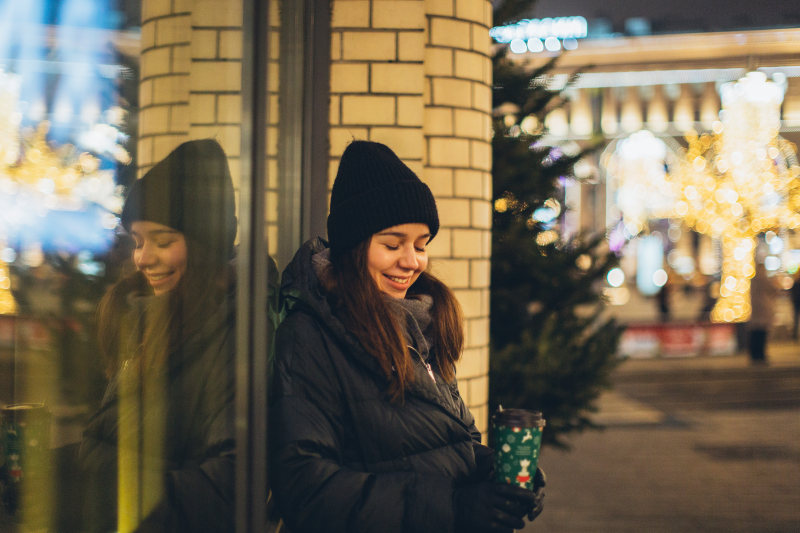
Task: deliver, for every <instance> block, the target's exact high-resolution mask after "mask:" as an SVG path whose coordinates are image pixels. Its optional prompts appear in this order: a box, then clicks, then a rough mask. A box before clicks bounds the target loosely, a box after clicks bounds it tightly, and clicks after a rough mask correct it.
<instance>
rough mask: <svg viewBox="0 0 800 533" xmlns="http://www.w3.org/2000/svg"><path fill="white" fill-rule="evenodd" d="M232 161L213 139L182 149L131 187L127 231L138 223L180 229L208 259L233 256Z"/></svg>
mask: <svg viewBox="0 0 800 533" xmlns="http://www.w3.org/2000/svg"><path fill="white" fill-rule="evenodd" d="M235 209H236V208H235V202H234V192H233V183H232V182H231V173H230V170H229V169H228V160H227V158H226V157H225V152H224V151H223V150H222V147H221V146H220V145H219V143H217V142H216V141H214V140H211V139H203V140H197V141H189V142H185V143H183V144H181V145H180V146H178V147H177V148H176V149H175V150H173V151H172V152H171V153H170V154H169V155H168V156H167V157H166V158H164V159H163V160H162V161H160V162H159V163H158V164H156V165H155V166H154V167H153V168H151V169H150V170H148V171H147V173H146V174H145V175H144V176H143V177H142V178H141V179H138V180H136V181H135V182H134V183H133V185H131V188H130V191H129V192H128V196H127V198H126V200H125V206H124V207H123V209H122V215H121V216H120V218H121V220H122V225H123V227H124V228H125V229H126V230H128V231H130V229H131V224H132V223H133V222H135V221H137V220H144V221H149V222H157V223H159V224H164V225H165V226H169V227H170V228H173V229H176V230H178V231H180V232H182V233H183V234H184V236H185V237H186V238H187V239H189V240H191V241H193V242H194V243H196V245H197V247H198V248H200V249H202V252H203V255H205V256H206V257H211V258H214V260H216V261H220V262H226V261H228V260H230V259H231V258H232V257H233V242H234V239H235V237H236V211H235Z"/></svg>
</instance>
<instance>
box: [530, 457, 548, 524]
mask: <svg viewBox="0 0 800 533" xmlns="http://www.w3.org/2000/svg"><path fill="white" fill-rule="evenodd" d="M545 485H547V476H545V475H544V470H542V469H541V468H537V469H536V474H534V476H533V495H534V505H533V509H531V511H530V512H529V513H528V520H530V521H531V522H533V520H534V519H535V518H536V517H537V516H539V515H540V514H542V510H543V509H544V487H545Z"/></svg>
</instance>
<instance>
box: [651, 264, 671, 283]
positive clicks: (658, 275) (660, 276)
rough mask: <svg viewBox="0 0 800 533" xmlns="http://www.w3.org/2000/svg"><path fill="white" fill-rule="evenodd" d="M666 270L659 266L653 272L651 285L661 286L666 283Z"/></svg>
mask: <svg viewBox="0 0 800 533" xmlns="http://www.w3.org/2000/svg"><path fill="white" fill-rule="evenodd" d="M667 278H668V276H667V272H666V271H665V270H664V269H663V268H659V269H658V270H656V271H655V272H653V285H655V286H656V287H663V286H664V285H666V284H667Z"/></svg>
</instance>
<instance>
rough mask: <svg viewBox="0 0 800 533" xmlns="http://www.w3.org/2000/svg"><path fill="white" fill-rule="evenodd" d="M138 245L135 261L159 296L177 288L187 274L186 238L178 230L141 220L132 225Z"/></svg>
mask: <svg viewBox="0 0 800 533" xmlns="http://www.w3.org/2000/svg"><path fill="white" fill-rule="evenodd" d="M131 236H132V237H133V241H134V243H135V244H136V248H135V249H134V250H133V262H134V264H135V265H136V269H137V270H139V271H140V272H141V273H142V274H144V277H145V278H146V279H147V282H148V283H150V286H151V287H152V288H153V292H154V293H156V295H159V294H164V293H165V292H169V291H171V290H172V289H174V288H175V287H177V286H178V282H179V281H180V280H181V278H182V277H183V275H184V274H185V273H186V239H185V238H184V236H183V233H181V232H180V231H178V230H175V229H172V228H170V227H169V226H165V225H163V224H159V223H157V222H148V221H145V220H139V221H136V222H134V223H132V224H131Z"/></svg>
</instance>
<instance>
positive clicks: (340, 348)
mask: <svg viewBox="0 0 800 533" xmlns="http://www.w3.org/2000/svg"><path fill="white" fill-rule="evenodd" d="M324 248H325V244H324V242H323V241H321V240H320V239H316V240H313V241H310V242H309V243H306V244H305V245H304V246H303V247H302V248H301V249H300V251H299V252H298V253H297V255H296V256H295V258H294V259H293V261H292V263H291V264H290V265H289V267H288V268H287V269H286V271H285V272H284V274H283V281H282V291H283V296H284V298H285V300H284V301H285V302H286V303H287V305H288V306H289V309H290V311H289V314H288V316H287V318H286V319H285V320H284V322H283V323H282V324H281V326H280V327H279V329H278V332H277V338H276V353H275V357H276V361H275V364H276V366H275V376H274V377H275V379H274V386H273V388H272V393H273V394H272V402H271V409H270V412H271V417H270V427H271V442H270V447H271V452H270V455H271V464H272V470H271V474H272V479H271V480H272V490H273V493H274V494H275V496H276V499H277V503H278V507H279V509H280V512H281V515H282V517H283V519H284V521H285V523H286V524H287V525H288V527H289V529H290V530H291V531H293V532H296V533H300V532H302V533H311V532H326V533H327V532H339V531H341V532H364V533H366V532H375V533H392V532H398V533H399V532H408V533H411V532H414V533H425V532H436V533H446V532H451V531H453V524H454V521H455V517H454V516H453V490H454V487H455V486H456V485H457V484H459V483H461V482H464V481H467V480H468V478H469V477H470V476H472V475H474V473H475V470H476V463H475V453H474V447H475V446H478V445H479V442H480V434H479V432H478V431H477V429H476V427H475V424H474V419H473V418H472V415H471V414H470V413H469V411H468V410H467V408H466V406H465V405H464V402H463V401H462V399H461V397H460V395H459V393H458V388H457V386H456V385H455V383H453V384H448V383H446V382H445V380H444V379H443V378H442V377H441V376H440V375H439V374H438V372H437V373H436V383H434V382H433V380H432V379H431V378H430V377H429V375H428V373H427V371H426V369H425V367H424V366H423V364H422V363H421V362H420V361H417V365H416V375H415V379H414V381H413V383H412V384H411V385H410V386H409V388H408V389H407V390H406V394H405V402H404V403H403V404H395V403H391V402H390V401H389V400H388V399H387V397H386V387H387V381H386V378H385V377H384V375H383V373H382V371H381V369H380V367H379V365H378V363H377V360H376V359H375V358H374V357H372V356H371V355H369V354H368V353H366V352H365V351H364V349H363V348H362V347H361V345H360V344H359V342H358V341H357V340H356V338H355V337H354V336H353V335H352V334H351V333H349V332H348V331H347V330H346V329H345V327H344V325H343V324H342V322H341V321H340V320H339V319H338V318H337V317H336V316H334V314H333V312H332V309H331V307H330V305H329V304H328V301H327V300H326V298H325V296H324V294H323V292H322V288H321V287H320V284H319V281H318V279H317V277H316V274H315V272H314V268H313V266H312V260H311V258H312V256H313V255H314V254H315V253H318V252H320V251H322V250H324ZM434 372H435V369H434Z"/></svg>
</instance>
